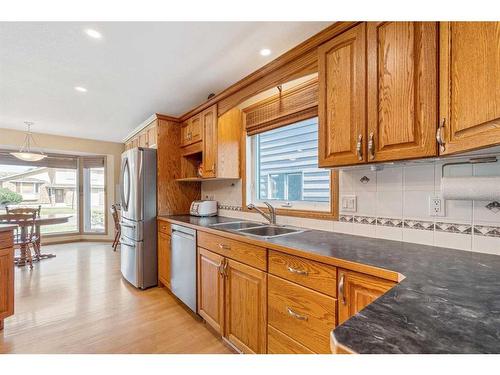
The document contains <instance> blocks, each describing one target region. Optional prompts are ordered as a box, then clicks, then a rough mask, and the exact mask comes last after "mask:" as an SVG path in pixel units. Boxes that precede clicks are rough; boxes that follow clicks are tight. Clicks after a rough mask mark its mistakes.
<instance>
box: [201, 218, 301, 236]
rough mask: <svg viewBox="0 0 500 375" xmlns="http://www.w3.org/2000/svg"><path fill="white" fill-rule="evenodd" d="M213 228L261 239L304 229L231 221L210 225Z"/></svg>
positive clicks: (299, 231)
mask: <svg viewBox="0 0 500 375" xmlns="http://www.w3.org/2000/svg"><path fill="white" fill-rule="evenodd" d="M209 226H210V227H211V228H214V229H220V230H224V231H228V232H232V233H238V234H241V235H243V236H252V237H260V238H273V237H278V236H286V235H288V234H294V233H301V232H304V229H300V228H292V227H285V226H280V225H269V224H263V223H256V222H252V221H230V222H227V223H217V224H211V225H209Z"/></svg>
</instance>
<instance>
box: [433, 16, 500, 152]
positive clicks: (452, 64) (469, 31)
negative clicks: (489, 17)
mask: <svg viewBox="0 0 500 375" xmlns="http://www.w3.org/2000/svg"><path fill="white" fill-rule="evenodd" d="M440 124H441V125H442V126H443V128H442V129H441V132H442V133H443V134H442V136H443V138H444V140H445V145H444V148H443V147H441V148H440V153H441V154H452V153H457V152H462V151H468V150H473V149H477V148H481V147H487V146H492V145H498V144H500V22H441V24H440Z"/></svg>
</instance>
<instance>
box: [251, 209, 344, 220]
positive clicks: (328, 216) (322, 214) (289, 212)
mask: <svg viewBox="0 0 500 375" xmlns="http://www.w3.org/2000/svg"><path fill="white" fill-rule="evenodd" d="M257 207H259V208H262V209H264V210H267V207H261V206H257ZM243 212H249V213H252V212H253V213H255V211H254V210H249V209H248V208H247V207H246V206H244V207H243ZM276 215H278V216H291V217H302V218H305V219H317V220H337V219H338V215H335V214H334V213H332V212H328V211H308V210H297V209H291V208H276Z"/></svg>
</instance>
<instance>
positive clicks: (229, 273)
mask: <svg viewBox="0 0 500 375" xmlns="http://www.w3.org/2000/svg"><path fill="white" fill-rule="evenodd" d="M198 245H199V247H198V262H197V263H198V313H199V314H200V316H201V317H203V318H204V319H205V321H206V322H207V323H208V324H209V325H210V326H211V327H213V328H214V329H215V330H216V331H217V332H219V333H220V334H221V335H222V336H223V337H225V338H226V339H227V340H228V341H229V342H230V343H231V344H232V345H233V346H234V347H235V348H237V349H238V350H240V351H241V352H243V353H266V350H267V346H266V343H267V337H266V336H267V273H266V272H265V269H266V267H265V266H264V270H260V269H258V268H255V267H252V266H250V265H248V264H245V263H242V262H247V261H249V262H253V260H252V259H254V257H253V256H243V254H244V252H245V251H250V252H252V251H260V252H262V253H263V255H264V257H266V249H265V248H258V247H257V246H253V247H252V245H249V244H245V243H243V242H239V241H234V240H228V239H227V238H225V237H220V236H216V235H212V234H208V233H204V232H201V231H199V232H198ZM207 248H208V249H207ZM209 249H210V250H209ZM233 250H234V252H235V255H236V257H237V258H238V259H241V261H236V260H234V259H231V258H229V257H232V256H233ZM221 252H222V253H221ZM226 254H227V256H225V255H226Z"/></svg>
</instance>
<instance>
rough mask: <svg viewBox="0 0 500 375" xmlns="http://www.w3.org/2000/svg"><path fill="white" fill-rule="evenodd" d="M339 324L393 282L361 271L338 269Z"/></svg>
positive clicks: (391, 285)
mask: <svg viewBox="0 0 500 375" xmlns="http://www.w3.org/2000/svg"><path fill="white" fill-rule="evenodd" d="M338 278H339V281H338V289H339V290H338V296H339V299H338V306H339V308H338V320H339V324H342V323H343V322H344V321H346V320H347V319H349V318H350V317H351V316H353V315H354V314H357V313H358V312H360V311H361V310H363V309H364V308H365V307H366V306H367V305H369V304H370V303H372V302H373V301H375V300H376V299H377V298H378V297H380V296H381V295H383V294H384V293H386V292H387V291H388V290H389V289H391V288H392V287H393V286H394V285H395V283H394V282H392V281H388V280H384V279H380V278H378V277H374V276H368V275H364V274H362V273H358V272H354V271H348V270H344V269H339V275H338Z"/></svg>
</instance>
